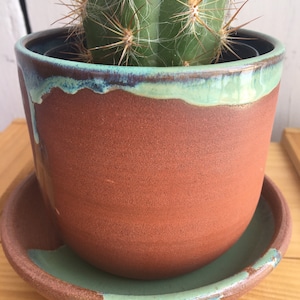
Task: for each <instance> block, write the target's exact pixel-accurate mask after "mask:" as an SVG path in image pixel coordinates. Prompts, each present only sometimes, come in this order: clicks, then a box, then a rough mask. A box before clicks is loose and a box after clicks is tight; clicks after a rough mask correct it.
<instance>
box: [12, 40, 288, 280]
mask: <svg viewBox="0 0 300 300" xmlns="http://www.w3.org/2000/svg"><path fill="white" fill-rule="evenodd" d="M275 46H277V47H275ZM41 48H42V47H41ZM38 51H41V52H42V50H38ZM282 51H283V48H282V47H281V45H276V43H275V44H274V50H273V51H271V52H269V53H267V54H264V55H261V56H258V57H257V58H253V59H246V60H244V61H245V62H243V60H242V61H240V62H234V63H224V64H217V65H216V67H214V66H206V67H203V66H201V67H198V68H191V69H190V68H187V69H186V68H180V69H178V68H166V69H159V68H127V67H112V66H110V67H108V66H99V67H93V66H90V65H87V64H82V63H75V62H70V61H64V60H60V59H54V58H47V57H45V56H43V55H40V54H37V53H36V52H35V53H33V52H30V51H29V50H28V49H26V50H24V49H21V44H19V45H18V46H17V56H18V61H19V66H20V68H19V75H20V84H21V89H22V94H23V99H24V107H25V112H26V116H27V119H28V125H29V128H30V134H31V140H32V148H33V152H34V157H35V165H36V174H37V178H38V181H39V183H40V186H41V189H42V192H43V197H44V200H45V203H46V206H47V207H48V209H49V211H50V212H51V216H52V218H53V221H54V223H55V224H56V226H57V227H58V229H59V232H60V234H61V237H62V238H63V240H64V242H65V243H66V244H67V245H68V246H70V247H71V248H72V249H73V250H74V251H75V252H76V253H78V254H79V255H80V256H81V257H82V258H84V259H85V260H87V261H88V262H90V263H92V264H94V265H95V266H97V267H99V268H101V269H102V270H105V271H107V272H111V273H113V274H117V275H120V276H126V277H130V278H140V279H153V278H166V277H172V276H177V275H180V274H183V273H186V272H190V271H192V270H195V269H197V268H199V267H201V266H203V265H205V264H207V263H209V262H210V261H212V260H213V259H215V258H217V257H218V256H220V255H221V254H223V253H224V252H225V251H226V250H228V249H229V248H230V247H231V246H232V245H233V244H234V243H235V242H236V241H237V240H238V238H239V237H240V236H241V235H242V234H243V232H244V231H245V229H246V228H247V226H248V224H249V222H250V220H251V218H252V216H253V213H254V211H255V209H256V205H257V203H258V200H259V195H260V191H261V186H262V182H263V177H264V166H265V160H266V156H267V150H268V145H269V140H270V134H271V129H272V124H273V119H274V113H275V108H276V102H277V95H278V88H279V79H280V72H281V68H282V63H281V61H282ZM32 63H33V65H34V67H32ZM220 65H222V66H220ZM70 74H71V75H72V76H71V75H70ZM271 74H272V76H271Z"/></svg>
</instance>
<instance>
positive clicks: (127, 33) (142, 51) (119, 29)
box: [69, 0, 247, 66]
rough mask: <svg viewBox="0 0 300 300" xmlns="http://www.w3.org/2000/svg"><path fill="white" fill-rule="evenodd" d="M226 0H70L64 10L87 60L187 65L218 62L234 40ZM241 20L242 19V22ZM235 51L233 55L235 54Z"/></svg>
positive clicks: (233, 9)
mask: <svg viewBox="0 0 300 300" xmlns="http://www.w3.org/2000/svg"><path fill="white" fill-rule="evenodd" d="M246 2H247V1H245V2H243V4H242V5H240V6H238V5H237V4H235V3H234V1H232V0H74V1H73V4H72V5H69V7H70V8H71V13H70V16H72V18H73V20H74V22H73V23H74V25H75V31H74V32H73V33H76V35H77V36H80V37H81V38H79V39H78V41H77V42H78V44H77V46H78V48H79V49H80V50H81V52H82V57H84V59H85V60H86V61H88V62H92V63H101V64H113V65H132V66H193V65H202V64H209V63H212V62H218V61H219V60H220V59H221V57H222V53H223V52H224V51H225V52H232V53H234V50H233V49H232V46H233V44H235V43H238V41H237V40H236V39H235V38H233V37H232V33H233V32H234V31H236V29H237V28H240V27H241V26H239V27H237V28H231V24H232V21H233V20H235V17H236V15H237V14H238V13H239V11H240V10H241V9H242V7H243V6H244V4H245V3H246ZM242 26H243V25H242ZM237 57H238V55H237Z"/></svg>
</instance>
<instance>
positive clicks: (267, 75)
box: [24, 62, 282, 143]
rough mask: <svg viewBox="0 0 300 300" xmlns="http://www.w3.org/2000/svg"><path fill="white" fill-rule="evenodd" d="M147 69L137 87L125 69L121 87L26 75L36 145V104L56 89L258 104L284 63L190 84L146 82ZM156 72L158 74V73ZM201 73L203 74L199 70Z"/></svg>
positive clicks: (204, 102) (96, 81) (196, 102)
mask: <svg viewBox="0 0 300 300" xmlns="http://www.w3.org/2000/svg"><path fill="white" fill-rule="evenodd" d="M147 69H148V71H149V72H148V73H146V76H145V78H146V80H144V81H142V80H141V81H140V82H137V83H134V84H133V83H130V82H128V81H129V79H130V73H128V72H126V71H125V72H122V70H124V69H121V68H120V69H119V70H118V71H119V74H120V79H119V82H118V83H109V82H108V81H106V80H104V79H102V78H92V79H87V80H77V79H74V78H70V77H62V76H53V77H48V78H46V79H41V78H39V77H38V76H32V74H24V78H25V81H26V86H27V90H28V91H29V99H30V100H29V101H30V108H31V116H32V126H33V129H34V137H35V141H36V143H39V137H38V132H37V129H36V123H35V112H34V103H36V104H42V102H43V96H45V95H46V94H48V93H50V92H51V90H52V89H53V88H60V89H61V90H63V91H64V92H65V93H68V94H75V93H77V92H78V91H80V90H82V89H85V88H86V89H90V90H92V91H94V92H95V93H99V94H105V93H108V92H110V91H113V90H124V91H127V92H129V93H133V94H135V95H138V96H143V97H148V98H150V97H151V98H155V99H157V100H160V99H181V100H183V101H185V102H186V103H188V104H191V105H197V106H213V105H241V104H246V103H252V102H254V101H257V100H259V99H260V98H261V97H263V96H265V95H267V94H269V93H270V92H271V91H272V90H273V89H274V88H275V87H276V86H277V85H278V84H279V82H280V77H281V71H282V63H281V62H279V63H277V64H273V65H270V66H268V67H265V68H262V69H257V70H255V69H253V68H252V67H251V66H250V67H249V68H248V69H247V68H246V69H244V70H243V71H241V72H239V73H237V72H236V71H235V69H234V68H232V71H233V73H232V74H231V72H230V68H229V72H228V73H227V74H226V75H214V76H210V77H208V78H205V77H201V78H192V79H189V80H180V79H176V76H177V75H176V73H173V72H170V75H172V74H173V76H174V80H164V81H163V80H162V81H157V82H151V81H150V80H148V81H147V78H150V77H152V76H153V74H151V71H153V70H155V68H147ZM155 71H156V72H157V69H156V70H155ZM169 71H170V69H169ZM198 71H201V70H200V69H198ZM122 73H123V74H122ZM112 74H113V68H112ZM156 74H157V75H159V74H158V73H156ZM182 74H183V75H186V74H185V73H182ZM30 75H31V76H30ZM144 75H145V74H144ZM132 76H133V75H132ZM148 76H149V77H148ZM199 77H200V76H199ZM83 105H84V104H83Z"/></svg>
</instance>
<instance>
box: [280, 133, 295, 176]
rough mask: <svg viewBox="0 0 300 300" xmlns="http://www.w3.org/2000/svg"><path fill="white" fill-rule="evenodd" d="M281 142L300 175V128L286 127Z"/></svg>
mask: <svg viewBox="0 0 300 300" xmlns="http://www.w3.org/2000/svg"><path fill="white" fill-rule="evenodd" d="M281 143H282V145H283V147H284V148H285V150H286V151H287V153H288V155H289V157H290V159H291V161H292V163H293V164H294V166H295V168H296V171H297V173H298V175H299V176H300V128H286V129H285V130H284V131H283V134H282V138H281Z"/></svg>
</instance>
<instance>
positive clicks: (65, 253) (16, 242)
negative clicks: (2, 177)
mask: <svg viewBox="0 0 300 300" xmlns="http://www.w3.org/2000/svg"><path fill="white" fill-rule="evenodd" d="M51 224H52V223H51V220H49V219H48V217H47V215H46V212H45V209H44V206H43V201H42V197H41V193H40V190H39V188H38V184H37V181H36V177H35V175H34V174H32V175H30V176H29V177H28V178H27V179H26V180H25V181H24V182H23V183H22V184H21V185H20V186H19V187H18V188H16V190H15V191H14V192H13V194H12V195H11V197H10V199H9V200H8V202H7V205H6V208H5V210H4V213H3V220H2V245H3V248H4V251H5V254H6V256H7V258H8V260H9V262H10V263H11V265H12V266H13V267H14V269H15V270H16V271H17V272H18V274H19V275H20V276H21V277H22V278H23V279H24V280H25V281H27V282H28V283H29V284H31V285H32V286H33V287H34V288H35V289H36V290H37V291H38V292H39V293H40V294H42V295H43V296H45V297H46V298H49V299H59V300H63V299H86V300H90V299H105V300H110V299H124V300H126V299H136V300H141V299H145V300H147V299H149V300H150V299H161V300H169V299H170V300H171V299H172V300H176V299H178V300H179V299H180V300H183V299H197V300H199V299H226V298H227V299H229V298H230V299H236V298H238V297H239V296H241V295H242V294H244V293H246V292H247V291H249V290H250V289H251V288H253V287H254V286H255V285H256V284H257V283H258V282H259V281H260V280H261V279H263V278H264V277H265V276H266V275H267V274H268V273H269V272H270V271H272V269H273V268H274V267H276V265H277V264H278V263H279V261H280V260H281V258H282V256H283V254H284V253H285V251H286V249H287V246H288V243H289V240H290V235H291V219H290V214H289V210H288V207H287V204H286V202H285V200H284V198H283V196H282V194H281V193H280V191H279V190H278V188H277V187H276V186H275V185H274V183H272V182H271V181H270V179H268V178H267V177H265V179H264V184H263V188H262V193H261V198H260V201H259V205H258V207H257V209H256V212H255V215H254V217H253V219H252V221H251V223H250V225H249V226H248V228H247V230H246V231H245V233H244V234H243V236H242V237H241V238H240V240H239V241H238V242H237V243H236V244H235V245H234V246H233V247H232V248H231V249H230V250H229V251H227V252H226V253H225V254H224V255H222V256H221V257H219V258H218V259H217V260H215V261H213V262H212V263H210V264H209V265H207V266H205V267H203V268H201V269H199V270H196V271H194V272H192V273H189V274H186V275H183V276H179V277H176V278H172V279H167V280H155V281H139V280H131V279H125V278H121V277H117V276H113V275H110V274H108V273H105V272H102V271H101V270H98V269H96V268H94V267H92V266H91V265H89V264H87V263H85V262H84V261H82V260H81V259H80V258H79V257H78V256H76V255H75V254H74V253H73V252H72V251H71V250H70V249H69V248H68V247H67V246H65V245H63V243H62V242H61V241H60V239H59V237H58V236H57V233H56V231H55V228H54V227H53V226H52V225H51Z"/></svg>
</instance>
